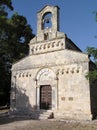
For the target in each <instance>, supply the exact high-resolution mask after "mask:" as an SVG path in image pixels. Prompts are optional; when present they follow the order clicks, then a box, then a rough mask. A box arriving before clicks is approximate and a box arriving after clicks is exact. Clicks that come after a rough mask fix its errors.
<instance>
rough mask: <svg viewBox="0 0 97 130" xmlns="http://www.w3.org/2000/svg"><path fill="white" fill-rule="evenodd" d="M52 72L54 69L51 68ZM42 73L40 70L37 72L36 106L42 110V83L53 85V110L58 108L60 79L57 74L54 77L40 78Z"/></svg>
mask: <svg viewBox="0 0 97 130" xmlns="http://www.w3.org/2000/svg"><path fill="white" fill-rule="evenodd" d="M50 71H51V73H54V72H53V71H52V70H50ZM39 74H40V76H41V75H42V74H41V73H40V71H39V72H38V73H37V77H38V78H37V77H36V106H37V110H40V86H42V85H50V86H51V87H52V108H51V110H55V109H58V104H59V103H58V79H57V78H56V74H54V75H55V76H54V77H52V78H51V79H45V80H40V78H39Z"/></svg>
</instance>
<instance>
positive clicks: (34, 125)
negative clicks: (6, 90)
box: [0, 114, 97, 130]
mask: <svg viewBox="0 0 97 130" xmlns="http://www.w3.org/2000/svg"><path fill="white" fill-rule="evenodd" d="M0 130H97V120H95V121H87V122H84V121H81V122H78V121H74V120H72V121H68V120H55V119H48V120H32V119H27V118H24V117H23V118H19V117H17V118H16V117H9V116H5V114H0Z"/></svg>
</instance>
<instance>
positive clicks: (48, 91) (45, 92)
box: [40, 85, 52, 110]
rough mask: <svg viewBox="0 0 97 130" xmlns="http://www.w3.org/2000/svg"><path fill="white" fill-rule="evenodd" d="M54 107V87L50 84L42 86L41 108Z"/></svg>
mask: <svg viewBox="0 0 97 130" xmlns="http://www.w3.org/2000/svg"><path fill="white" fill-rule="evenodd" d="M51 108H52V88H51V86H50V85H41V86H40V109H45V110H48V109H51Z"/></svg>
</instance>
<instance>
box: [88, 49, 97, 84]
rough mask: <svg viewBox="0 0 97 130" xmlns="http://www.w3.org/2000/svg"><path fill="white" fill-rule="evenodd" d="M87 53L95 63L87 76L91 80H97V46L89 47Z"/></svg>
mask: <svg viewBox="0 0 97 130" xmlns="http://www.w3.org/2000/svg"><path fill="white" fill-rule="evenodd" d="M87 53H88V55H90V57H91V58H92V59H93V62H94V65H93V67H92V68H91V70H90V72H89V74H88V75H87V77H88V78H89V79H90V81H91V82H94V81H97V48H95V47H87Z"/></svg>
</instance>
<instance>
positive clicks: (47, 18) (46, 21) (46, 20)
mask: <svg viewBox="0 0 97 130" xmlns="http://www.w3.org/2000/svg"><path fill="white" fill-rule="evenodd" d="M51 17H52V13H51V12H47V13H45V14H44V16H43V19H42V29H46V28H51V27H52V21H51Z"/></svg>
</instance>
